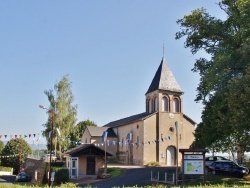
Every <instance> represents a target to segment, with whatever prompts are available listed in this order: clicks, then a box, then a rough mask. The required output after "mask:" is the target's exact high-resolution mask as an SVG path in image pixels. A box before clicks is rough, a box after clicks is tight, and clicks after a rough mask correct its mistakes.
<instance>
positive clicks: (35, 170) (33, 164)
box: [24, 158, 45, 185]
mask: <svg viewBox="0 0 250 188" xmlns="http://www.w3.org/2000/svg"><path fill="white" fill-rule="evenodd" d="M24 166H25V168H24V171H25V172H26V173H27V174H28V175H29V176H31V183H33V184H36V185H40V184H42V180H43V176H44V173H45V172H44V170H45V162H44V161H43V160H38V159H32V158H27V159H26V161H25V164H24Z"/></svg>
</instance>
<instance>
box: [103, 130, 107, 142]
mask: <svg viewBox="0 0 250 188" xmlns="http://www.w3.org/2000/svg"><path fill="white" fill-rule="evenodd" d="M107 136H108V132H107V131H103V134H102V142H105V141H106V140H107Z"/></svg>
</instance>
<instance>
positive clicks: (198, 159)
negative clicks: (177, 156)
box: [183, 154, 204, 174]
mask: <svg viewBox="0 0 250 188" xmlns="http://www.w3.org/2000/svg"><path fill="white" fill-rule="evenodd" d="M183 158H184V163H183V165H184V166H183V167H184V174H204V162H203V155H194V154H193V155H184V157H183Z"/></svg>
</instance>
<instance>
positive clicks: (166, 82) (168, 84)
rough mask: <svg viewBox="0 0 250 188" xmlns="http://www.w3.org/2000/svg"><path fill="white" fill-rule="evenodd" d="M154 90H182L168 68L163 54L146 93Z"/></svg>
mask: <svg viewBox="0 0 250 188" xmlns="http://www.w3.org/2000/svg"><path fill="white" fill-rule="evenodd" d="M155 90H166V91H173V92H182V91H181V88H180V86H179V84H178V83H177V81H176V79H175V77H174V75H173V73H172V71H171V70H170V68H169V67H168V65H167V63H166V61H165V58H164V56H163V58H162V60H161V64H160V66H159V67H158V69H157V71H156V73H155V76H154V78H153V80H152V82H151V84H150V86H149V88H148V91H147V93H146V94H148V93H150V92H153V91H155Z"/></svg>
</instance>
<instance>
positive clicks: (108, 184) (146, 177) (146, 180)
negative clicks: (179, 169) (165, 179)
mask: <svg viewBox="0 0 250 188" xmlns="http://www.w3.org/2000/svg"><path fill="white" fill-rule="evenodd" d="M151 171H153V172H154V174H155V173H157V172H160V173H163V172H174V169H173V168H170V167H151V168H128V169H126V170H125V173H124V174H123V175H122V176H120V177H115V178H109V179H105V180H101V181H96V182H92V183H82V184H79V186H81V187H84V186H86V185H91V186H92V187H95V188H112V187H133V186H138V187H141V186H146V185H155V184H157V182H153V181H151ZM162 184H163V183H162Z"/></svg>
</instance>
